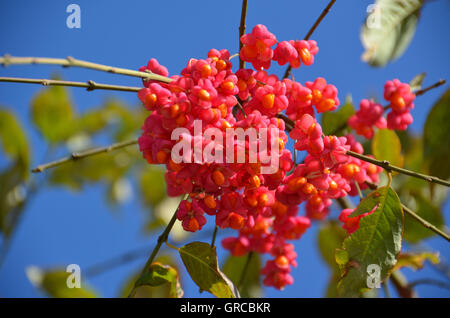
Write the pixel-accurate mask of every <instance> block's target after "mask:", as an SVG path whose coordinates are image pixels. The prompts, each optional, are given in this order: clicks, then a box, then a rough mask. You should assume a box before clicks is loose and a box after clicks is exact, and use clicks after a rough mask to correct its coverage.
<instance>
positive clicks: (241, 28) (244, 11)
mask: <svg viewBox="0 0 450 318" xmlns="http://www.w3.org/2000/svg"><path fill="white" fill-rule="evenodd" d="M247 4H248V0H242V10H241V24H240V26H239V52H241V49H242V42H241V37H242V36H243V35H244V33H245V28H246V25H245V19H246V17H247ZM244 67H245V62H244V61H243V60H242V59H241V57H240V56H239V68H240V69H241V68H244Z"/></svg>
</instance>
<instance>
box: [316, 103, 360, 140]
mask: <svg viewBox="0 0 450 318" xmlns="http://www.w3.org/2000/svg"><path fill="white" fill-rule="evenodd" d="M354 113H355V107H354V106H353V101H352V98H351V96H350V95H349V96H347V98H346V100H345V104H344V105H343V106H342V107H340V108H339V109H338V110H337V111H334V112H326V113H323V114H322V129H323V133H324V134H325V135H338V136H341V135H343V132H344V131H345V128H346V127H347V121H348V119H349V118H350V117H351V116H352V115H353V114H354Z"/></svg>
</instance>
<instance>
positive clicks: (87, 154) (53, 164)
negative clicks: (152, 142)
mask: <svg viewBox="0 0 450 318" xmlns="http://www.w3.org/2000/svg"><path fill="white" fill-rule="evenodd" d="M137 142H138V140H137V139H134V140H130V141H125V142H118V143H115V144H112V145H109V146H106V147H99V148H94V149H90V150H86V151H82V152H74V153H72V154H71V155H70V156H67V157H64V158H61V159H58V160H55V161H52V162H49V163H45V164H42V165H39V166H37V167H36V168H34V169H32V170H31V172H33V173H37V172H42V171H44V170H46V169H49V168H53V167H56V166H59V165H62V164H64V163H67V162H70V161H77V160H79V159H83V158H86V157H90V156H94V155H97V154H100V153H105V152H111V151H113V150H117V149H120V148H124V147H127V146H131V145H135V144H137Z"/></svg>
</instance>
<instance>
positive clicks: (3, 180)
mask: <svg viewBox="0 0 450 318" xmlns="http://www.w3.org/2000/svg"><path fill="white" fill-rule="evenodd" d="M26 174H27V170H26V168H25V167H24V165H23V163H22V162H21V161H20V160H19V161H15V162H14V163H13V164H11V165H10V166H9V167H7V168H5V169H4V170H3V171H1V172H0V232H2V234H3V235H4V236H5V237H6V238H7V237H9V236H10V235H11V233H12V231H13V230H14V226H15V225H16V221H17V219H18V217H19V215H20V214H21V213H22V211H23V208H24V206H25V202H26V201H25V200H26V196H27V193H26V190H25V187H24V180H25V175H26Z"/></svg>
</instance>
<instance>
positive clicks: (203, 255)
mask: <svg viewBox="0 0 450 318" xmlns="http://www.w3.org/2000/svg"><path fill="white" fill-rule="evenodd" d="M179 252H180V256H181V259H182V260H183V263H184V265H185V266H186V269H187V271H188V272H189V275H190V276H191V278H192V280H193V281H194V282H195V283H196V284H197V286H199V287H200V288H201V289H202V290H205V291H208V292H210V293H211V294H213V295H214V296H216V297H218V298H235V297H239V293H238V291H237V289H236V287H235V286H234V285H233V283H232V282H231V280H230V279H229V278H227V277H226V276H225V274H224V273H222V272H221V271H220V269H219V266H218V264H217V254H216V248H215V247H211V245H209V244H208V243H203V242H192V243H189V244H187V245H185V246H183V247H182V248H180V250H179Z"/></svg>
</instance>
